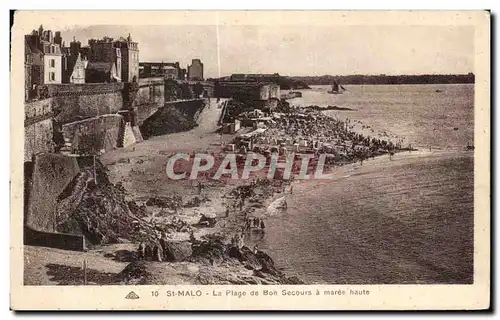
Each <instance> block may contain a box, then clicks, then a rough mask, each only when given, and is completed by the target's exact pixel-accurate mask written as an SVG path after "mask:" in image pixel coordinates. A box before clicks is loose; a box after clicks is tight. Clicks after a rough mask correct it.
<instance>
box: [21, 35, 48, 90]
mask: <svg viewBox="0 0 500 320" xmlns="http://www.w3.org/2000/svg"><path fill="white" fill-rule="evenodd" d="M24 43H25V46H24V50H25V61H24V67H25V69H24V71H25V92H26V93H27V96H26V97H25V99H26V100H30V99H32V98H34V97H35V95H36V87H37V86H40V85H43V83H44V68H43V67H44V61H43V52H42V50H40V37H39V36H38V32H37V31H35V30H33V33H31V34H29V35H26V36H25V37H24Z"/></svg>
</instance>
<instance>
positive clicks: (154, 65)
mask: <svg viewBox="0 0 500 320" xmlns="http://www.w3.org/2000/svg"><path fill="white" fill-rule="evenodd" d="M182 70H183V69H181V67H180V64H179V62H163V61H162V62H140V63H139V77H140V78H154V77H162V78H166V79H172V80H184V78H183V77H182Z"/></svg>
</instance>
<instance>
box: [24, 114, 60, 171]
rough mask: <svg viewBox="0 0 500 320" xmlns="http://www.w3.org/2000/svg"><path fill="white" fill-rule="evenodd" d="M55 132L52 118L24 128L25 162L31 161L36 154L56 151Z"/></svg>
mask: <svg viewBox="0 0 500 320" xmlns="http://www.w3.org/2000/svg"><path fill="white" fill-rule="evenodd" d="M53 130H54V128H53V124H52V119H51V118H47V119H43V120H39V121H38V122H33V123H31V124H28V125H27V126H25V127H24V161H31V157H32V156H33V155H34V154H37V153H42V152H53V151H54V143H53V134H54V132H53Z"/></svg>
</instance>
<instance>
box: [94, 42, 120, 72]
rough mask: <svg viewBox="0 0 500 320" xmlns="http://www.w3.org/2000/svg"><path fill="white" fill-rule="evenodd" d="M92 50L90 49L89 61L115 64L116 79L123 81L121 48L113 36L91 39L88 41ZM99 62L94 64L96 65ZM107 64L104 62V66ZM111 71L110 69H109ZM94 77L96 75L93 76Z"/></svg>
mask: <svg viewBox="0 0 500 320" xmlns="http://www.w3.org/2000/svg"><path fill="white" fill-rule="evenodd" d="M88 43H89V47H90V51H89V54H90V56H89V62H96V63H97V62H98V63H101V62H102V63H104V62H105V63H106V66H108V65H109V63H112V64H114V69H115V70H116V71H115V72H114V76H115V77H116V81H122V54H121V48H117V47H116V46H115V43H114V41H113V38H110V37H103V38H102V39H90V40H89V41H88ZM96 65H97V64H94V66H96ZM104 65H105V64H102V66H104ZM108 71H109V70H108ZM91 78H94V77H91Z"/></svg>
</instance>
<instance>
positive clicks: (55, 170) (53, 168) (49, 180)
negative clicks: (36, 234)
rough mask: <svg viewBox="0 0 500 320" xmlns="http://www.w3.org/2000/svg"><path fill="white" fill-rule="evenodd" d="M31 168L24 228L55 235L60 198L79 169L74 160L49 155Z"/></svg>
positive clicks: (37, 158)
mask: <svg viewBox="0 0 500 320" xmlns="http://www.w3.org/2000/svg"><path fill="white" fill-rule="evenodd" d="M32 165H33V171H32V176H31V179H30V181H31V185H30V186H28V189H29V191H28V201H27V203H28V208H27V210H26V217H25V226H26V227H28V228H30V229H33V230H36V231H41V232H55V224H56V203H57V197H58V196H59V195H60V194H61V192H63V190H64V189H65V188H66V186H67V185H68V184H69V183H70V182H71V181H72V180H73V179H74V177H75V176H76V175H77V174H78V172H80V168H79V166H78V163H77V160H76V159H75V158H73V157H65V156H63V155H60V154H48V153H47V154H39V155H36V156H35V157H34V159H33V164H32ZM25 178H27V177H25Z"/></svg>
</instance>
